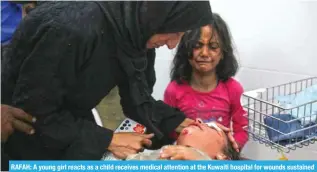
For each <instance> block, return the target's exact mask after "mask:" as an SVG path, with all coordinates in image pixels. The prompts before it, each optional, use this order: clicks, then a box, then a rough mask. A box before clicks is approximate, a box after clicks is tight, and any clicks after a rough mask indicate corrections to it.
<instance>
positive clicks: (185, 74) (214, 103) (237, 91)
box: [164, 14, 248, 149]
mask: <svg viewBox="0 0 317 172" xmlns="http://www.w3.org/2000/svg"><path fill="white" fill-rule="evenodd" d="M213 19H214V21H213V24H211V25H207V26H204V27H202V28H200V29H196V30H192V31H188V32H187V33H185V34H184V36H183V38H182V40H181V42H180V43H179V46H178V49H177V53H176V55H175V58H174V61H173V69H172V71H171V79H172V81H171V83H169V85H168V86H167V88H166V90H165V93H164V101H165V103H167V104H169V105H170V106H173V107H175V108H178V109H179V110H181V111H183V112H184V113H185V114H186V115H187V117H189V118H191V119H196V118H200V119H202V120H203V121H204V122H210V121H215V122H217V123H220V124H222V125H224V126H226V127H228V128H230V126H231V125H230V122H232V128H233V133H234V134H233V137H234V138H235V141H236V142H237V143H238V145H239V149H241V148H242V147H243V146H244V145H245V143H246V142H247V140H248V134H247V131H245V129H244V127H245V126H247V125H248V120H247V118H246V117H244V116H243V115H244V114H245V111H244V110H243V108H242V106H241V103H240V98H241V95H242V93H243V88H242V86H241V84H240V83H239V82H238V81H236V80H235V79H233V78H232V77H233V76H234V75H235V74H236V72H237V69H238V63H237V60H236V58H235V55H234V53H233V48H232V44H231V37H230V33H229V29H228V27H227V25H226V23H225V21H224V20H223V19H222V18H221V17H220V16H219V15H218V14H213Z"/></svg>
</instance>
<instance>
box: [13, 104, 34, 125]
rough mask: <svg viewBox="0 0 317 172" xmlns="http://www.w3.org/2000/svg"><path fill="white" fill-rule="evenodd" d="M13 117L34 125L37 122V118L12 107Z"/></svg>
mask: <svg viewBox="0 0 317 172" xmlns="http://www.w3.org/2000/svg"><path fill="white" fill-rule="evenodd" d="M10 110H11V112H12V115H13V116H14V117H15V118H16V119H19V120H23V121H25V122H29V123H34V122H35V121H36V118H34V117H32V116H31V115H29V114H27V113H26V112H24V111H23V110H21V109H18V108H14V107H11V108H10Z"/></svg>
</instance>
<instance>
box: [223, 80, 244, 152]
mask: <svg viewBox="0 0 317 172" xmlns="http://www.w3.org/2000/svg"><path fill="white" fill-rule="evenodd" d="M230 80H231V82H230V84H229V88H228V90H229V94H230V99H231V120H232V128H233V133H234V134H233V137H234V138H235V140H236V142H237V143H238V144H239V147H240V149H242V148H243V147H244V145H245V144H246V142H247V141H248V132H247V130H245V127H247V126H248V119H247V118H246V117H245V116H244V115H245V113H246V112H245V110H244V109H243V107H242V105H241V96H242V94H243V91H244V90H243V87H242V85H241V84H240V83H239V82H237V81H236V80H234V79H230Z"/></svg>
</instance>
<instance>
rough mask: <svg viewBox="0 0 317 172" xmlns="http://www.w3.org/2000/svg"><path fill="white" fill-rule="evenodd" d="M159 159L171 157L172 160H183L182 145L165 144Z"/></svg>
mask: <svg viewBox="0 0 317 172" xmlns="http://www.w3.org/2000/svg"><path fill="white" fill-rule="evenodd" d="M160 158H161V159H172V160H183V159H184V158H185V157H184V147H183V146H178V145H177V146H176V145H171V146H165V147H163V149H162V152H161V155H160Z"/></svg>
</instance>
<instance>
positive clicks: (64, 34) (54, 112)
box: [12, 24, 113, 160]
mask: <svg viewBox="0 0 317 172" xmlns="http://www.w3.org/2000/svg"><path fill="white" fill-rule="evenodd" d="M52 25H53V24H50V26H49V27H42V28H37V29H38V30H34V35H32V36H30V39H32V38H40V39H38V40H36V41H35V40H34V41H35V43H34V45H35V46H34V48H33V51H32V52H31V53H30V54H29V55H28V57H26V59H25V60H24V62H23V64H22V65H21V68H20V72H19V77H18V79H17V82H16V87H15V89H14V93H13V97H12V103H13V105H14V106H16V107H19V108H21V109H23V110H25V111H26V112H28V113H29V114H32V115H33V116H35V117H36V118H37V122H36V124H35V127H36V134H35V137H38V139H40V142H41V143H42V144H43V146H44V147H46V148H52V149H58V150H63V151H65V154H64V157H61V158H62V159H82V160H83V159H100V158H101V157H102V155H103V153H105V152H106V151H107V147H108V146H109V144H110V142H111V139H112V136H113V132H112V131H111V130H108V129H105V128H102V127H100V126H97V125H96V124H95V123H93V122H91V121H86V120H83V119H81V118H79V117H76V114H72V113H71V112H70V111H68V110H67V109H66V108H65V107H64V106H65V102H64V99H65V94H66V93H67V89H66V88H65V87H66V86H65V83H64V82H63V79H61V78H63V77H65V76H66V75H67V76H68V77H76V72H75V71H76V70H75V69H76V67H74V65H76V64H77V63H78V61H80V60H78V59H76V58H78V57H79V56H81V55H82V54H84V53H83V52H79V51H81V50H79V48H78V47H82V44H85V40H86V39H84V38H83V37H84V36H82V35H85V34H82V35H80V34H79V33H77V34H76V33H74V32H73V31H72V30H71V29H66V28H64V27H63V26H59V25H55V24H54V27H52ZM55 26H56V27H55ZM32 41H33V39H32ZM86 43H87V42H86ZM79 44H80V45H79ZM87 45H88V43H87ZM65 63H67V64H66V65H68V66H67V67H63V68H62V67H61V65H64V66H65Z"/></svg>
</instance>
